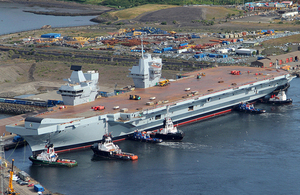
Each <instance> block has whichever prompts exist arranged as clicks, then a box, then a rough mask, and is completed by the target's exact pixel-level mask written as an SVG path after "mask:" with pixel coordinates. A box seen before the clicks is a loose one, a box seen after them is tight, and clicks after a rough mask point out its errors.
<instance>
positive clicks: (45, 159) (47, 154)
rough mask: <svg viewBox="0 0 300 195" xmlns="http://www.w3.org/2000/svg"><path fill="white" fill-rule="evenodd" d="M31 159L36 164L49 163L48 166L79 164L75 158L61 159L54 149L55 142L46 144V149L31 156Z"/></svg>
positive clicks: (72, 165)
mask: <svg viewBox="0 0 300 195" xmlns="http://www.w3.org/2000/svg"><path fill="white" fill-rule="evenodd" d="M29 160H31V161H32V163H33V164H36V165H47V166H67V167H74V166H76V165H77V162H76V161H75V160H68V159H59V158H58V155H57V153H55V151H54V146H53V144H50V143H48V144H46V146H45V150H44V151H43V152H42V153H40V154H38V155H33V156H30V157H29Z"/></svg>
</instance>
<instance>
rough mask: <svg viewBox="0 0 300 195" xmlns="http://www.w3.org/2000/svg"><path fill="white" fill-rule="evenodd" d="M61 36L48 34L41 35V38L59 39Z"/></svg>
mask: <svg viewBox="0 0 300 195" xmlns="http://www.w3.org/2000/svg"><path fill="white" fill-rule="evenodd" d="M60 36H61V34H58V33H48V34H43V35H41V38H59V37H60Z"/></svg>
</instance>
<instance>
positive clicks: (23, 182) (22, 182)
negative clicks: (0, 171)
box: [17, 179, 28, 185]
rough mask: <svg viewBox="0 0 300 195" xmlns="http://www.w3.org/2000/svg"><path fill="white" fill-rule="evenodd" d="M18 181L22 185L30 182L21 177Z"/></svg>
mask: <svg viewBox="0 0 300 195" xmlns="http://www.w3.org/2000/svg"><path fill="white" fill-rule="evenodd" d="M17 182H18V184H20V185H28V182H27V181H23V180H21V179H19V180H18V181H17Z"/></svg>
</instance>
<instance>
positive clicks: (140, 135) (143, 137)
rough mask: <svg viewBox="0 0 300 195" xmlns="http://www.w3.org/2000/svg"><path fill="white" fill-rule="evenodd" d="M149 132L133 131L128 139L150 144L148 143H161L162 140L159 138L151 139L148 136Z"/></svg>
mask: <svg viewBox="0 0 300 195" xmlns="http://www.w3.org/2000/svg"><path fill="white" fill-rule="evenodd" d="M150 133H151V132H150V131H149V132H146V131H142V132H141V131H135V132H134V133H133V135H131V136H130V137H129V139H131V140H137V141H143V142H150V143H161V142H162V141H163V140H162V139H159V138H152V137H151V135H150Z"/></svg>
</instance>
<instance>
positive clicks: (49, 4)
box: [4, 0, 113, 16]
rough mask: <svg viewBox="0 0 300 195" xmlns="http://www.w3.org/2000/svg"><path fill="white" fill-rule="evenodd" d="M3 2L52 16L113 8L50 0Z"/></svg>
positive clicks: (82, 14) (84, 13) (91, 13)
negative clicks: (40, 9)
mask: <svg viewBox="0 0 300 195" xmlns="http://www.w3.org/2000/svg"><path fill="white" fill-rule="evenodd" d="M4 2H10V3H19V4H24V5H26V6H28V7H32V8H33V9H32V10H30V11H28V10H27V12H31V13H35V14H43V15H54V16H93V15H100V14H102V13H103V12H107V11H111V10H113V8H109V7H105V6H98V5H88V4H80V3H76V2H65V1H50V0H5V1H4ZM35 6H38V7H43V8H47V9H46V10H45V11H36V10H35V9H34V7H35Z"/></svg>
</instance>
